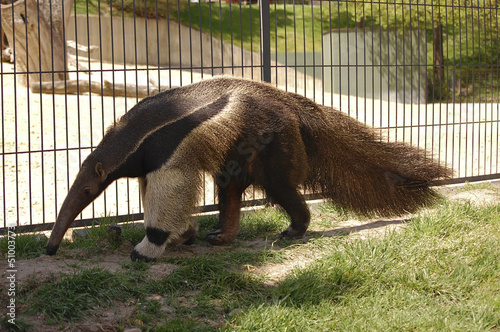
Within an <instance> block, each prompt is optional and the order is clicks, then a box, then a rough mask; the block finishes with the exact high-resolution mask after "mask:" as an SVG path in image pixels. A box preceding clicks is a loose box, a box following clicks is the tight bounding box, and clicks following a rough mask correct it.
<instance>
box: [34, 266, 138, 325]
mask: <svg viewBox="0 0 500 332" xmlns="http://www.w3.org/2000/svg"><path fill="white" fill-rule="evenodd" d="M134 294H136V293H135V292H134V287H133V286H132V278H131V277H128V276H126V275H123V274H113V273H111V272H108V271H105V270H102V269H98V268H93V269H88V270H83V271H81V272H79V273H75V274H72V275H62V276H61V277H58V278H57V279H56V278H54V280H53V281H51V282H49V283H46V284H44V285H42V286H41V287H40V288H38V289H37V290H36V291H35V292H34V293H32V294H31V295H30V296H28V300H29V299H31V301H32V303H31V305H30V308H29V309H28V310H27V312H28V313H37V314H43V315H44V316H45V317H47V319H48V320H49V321H51V322H53V323H57V322H66V321H76V320H78V319H79V318H81V317H83V316H84V315H88V314H89V313H91V312H92V309H98V308H100V307H103V306H110V305H111V304H112V303H113V301H114V300H125V299H126V298H127V297H129V296H131V295H134Z"/></svg>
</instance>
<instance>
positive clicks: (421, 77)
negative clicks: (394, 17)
mask: <svg viewBox="0 0 500 332" xmlns="http://www.w3.org/2000/svg"><path fill="white" fill-rule="evenodd" d="M426 47H427V45H426V33H425V31H423V30H421V31H419V30H405V31H404V33H403V31H402V29H398V30H396V29H389V30H378V29H374V30H371V29H366V30H358V31H353V30H349V31H348V30H341V31H332V32H330V33H328V34H325V35H323V55H324V61H325V65H330V66H331V68H330V70H328V69H325V79H324V88H325V91H330V92H332V93H335V94H342V95H351V96H352V95H357V96H359V97H361V98H364V97H367V98H374V99H382V100H388V101H398V102H404V103H426V100H427V96H426V95H427V93H426V89H427V68H426V65H427V49H426Z"/></svg>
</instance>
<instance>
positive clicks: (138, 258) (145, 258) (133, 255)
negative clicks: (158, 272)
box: [130, 249, 156, 262]
mask: <svg viewBox="0 0 500 332" xmlns="http://www.w3.org/2000/svg"><path fill="white" fill-rule="evenodd" d="M130 259H131V260H132V261H134V262H137V261H143V262H153V261H155V260H156V258H152V257H148V256H144V255H142V254H140V253H139V252H138V251H137V250H135V249H134V250H132V253H130Z"/></svg>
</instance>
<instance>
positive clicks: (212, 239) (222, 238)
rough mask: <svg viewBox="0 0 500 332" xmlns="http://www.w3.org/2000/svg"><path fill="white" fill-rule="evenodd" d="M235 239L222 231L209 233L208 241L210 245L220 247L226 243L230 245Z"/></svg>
mask: <svg viewBox="0 0 500 332" xmlns="http://www.w3.org/2000/svg"><path fill="white" fill-rule="evenodd" d="M234 239H235V236H228V235H227V234H226V233H223V232H222V231H221V230H220V229H218V230H216V231H214V232H212V233H209V234H208V235H207V241H208V242H209V243H210V244H213V245H216V246H220V245H223V244H226V243H229V242H231V241H233V240H234Z"/></svg>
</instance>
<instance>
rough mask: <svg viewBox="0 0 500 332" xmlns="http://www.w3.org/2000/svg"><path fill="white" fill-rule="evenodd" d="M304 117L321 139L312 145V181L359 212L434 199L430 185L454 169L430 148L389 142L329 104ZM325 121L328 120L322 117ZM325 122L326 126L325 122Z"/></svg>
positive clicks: (408, 208) (404, 209)
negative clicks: (445, 164)
mask: <svg viewBox="0 0 500 332" xmlns="http://www.w3.org/2000/svg"><path fill="white" fill-rule="evenodd" d="M323 110H324V113H323V114H322V116H319V117H312V118H309V119H307V120H306V119H304V120H305V121H306V123H307V124H306V126H307V127H309V130H307V131H308V132H309V133H308V134H305V135H304V139H308V136H309V137H310V138H309V139H311V140H312V141H313V142H315V143H316V144H310V143H312V142H309V144H306V146H309V147H311V146H312V147H313V148H312V149H311V151H308V157H309V170H310V172H309V174H310V176H309V179H308V182H307V185H308V187H309V188H311V189H314V190H318V189H319V190H321V192H322V193H323V195H324V196H325V197H326V198H328V199H330V200H331V201H332V202H333V203H334V204H336V205H338V206H340V207H342V208H344V209H348V210H352V211H354V212H356V213H359V214H363V215H368V216H373V215H378V216H386V217H389V216H395V215H402V214H405V213H411V212H414V211H415V210H417V209H418V208H420V207H422V206H426V205H429V204H431V203H433V202H435V200H436V198H437V197H439V195H438V194H437V193H436V192H435V191H434V190H433V189H432V188H430V187H429V186H430V185H432V183H433V182H434V181H436V180H437V179H442V178H449V177H450V176H452V173H453V171H452V170H451V169H450V168H447V167H446V166H444V165H442V164H440V163H439V162H438V161H437V160H436V159H433V158H432V156H431V155H430V154H429V152H426V151H425V150H423V149H419V148H416V147H413V146H410V145H408V144H403V143H397V142H387V141H386V140H383V139H382V137H381V135H380V134H378V132H377V131H376V130H374V129H372V128H369V127H367V126H365V125H364V124H362V123H361V122H359V121H357V120H355V119H353V118H351V117H349V116H347V115H345V114H343V113H341V112H340V111H337V110H332V109H330V108H326V107H325V108H323ZM322 122H323V123H322ZM325 124H326V126H325Z"/></svg>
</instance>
